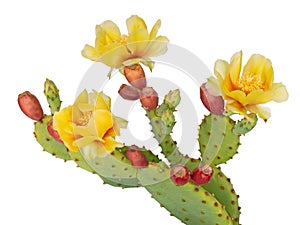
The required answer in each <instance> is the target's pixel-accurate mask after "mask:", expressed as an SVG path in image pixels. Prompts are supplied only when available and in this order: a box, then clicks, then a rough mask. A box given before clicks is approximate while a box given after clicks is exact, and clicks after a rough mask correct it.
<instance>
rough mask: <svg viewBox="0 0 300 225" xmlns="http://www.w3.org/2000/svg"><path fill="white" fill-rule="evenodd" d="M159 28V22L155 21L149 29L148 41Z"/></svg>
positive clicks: (154, 35)
mask: <svg viewBox="0 0 300 225" xmlns="http://www.w3.org/2000/svg"><path fill="white" fill-rule="evenodd" d="M160 26H161V21H160V20H157V21H156V23H155V24H154V25H153V27H152V29H151V32H150V36H149V39H150V40H152V39H154V38H155V37H156V35H157V33H158V30H159V28H160Z"/></svg>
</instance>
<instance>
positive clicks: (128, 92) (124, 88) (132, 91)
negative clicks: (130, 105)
mask: <svg viewBox="0 0 300 225" xmlns="http://www.w3.org/2000/svg"><path fill="white" fill-rule="evenodd" d="M118 93H119V95H120V96H121V97H122V98H124V99H126V100H137V99H139V98H140V92H139V90H138V89H136V88H134V87H132V86H129V85H126V84H122V85H121V87H120V89H119V91H118Z"/></svg>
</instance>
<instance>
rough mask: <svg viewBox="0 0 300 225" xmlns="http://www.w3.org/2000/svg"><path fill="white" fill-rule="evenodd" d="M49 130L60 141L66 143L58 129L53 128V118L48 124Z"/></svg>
mask: <svg viewBox="0 0 300 225" xmlns="http://www.w3.org/2000/svg"><path fill="white" fill-rule="evenodd" d="M47 130H48V132H49V134H50V135H51V136H52V137H53V138H54V139H55V140H56V141H57V142H59V143H62V144H63V143H64V142H63V141H62V140H61V139H60V137H59V134H58V132H57V131H56V130H54V129H53V120H50V121H49V122H48V124H47Z"/></svg>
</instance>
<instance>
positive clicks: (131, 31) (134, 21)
mask: <svg viewBox="0 0 300 225" xmlns="http://www.w3.org/2000/svg"><path fill="white" fill-rule="evenodd" d="M126 25H127V30H128V35H129V36H131V35H135V33H136V32H137V31H138V30H146V31H147V25H146V23H145V21H144V20H143V19H142V18H140V17H138V16H136V15H133V16H131V17H129V18H128V19H127V20H126ZM147 33H148V32H147Z"/></svg>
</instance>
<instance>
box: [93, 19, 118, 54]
mask: <svg viewBox="0 0 300 225" xmlns="http://www.w3.org/2000/svg"><path fill="white" fill-rule="evenodd" d="M120 37H121V32H120V29H119V27H118V26H117V25H116V24H115V23H114V22H112V21H111V20H106V21H104V22H103V23H101V24H100V25H97V26H96V43H95V44H96V45H95V47H96V48H98V47H97V45H98V44H111V43H112V42H114V41H115V40H119V39H120Z"/></svg>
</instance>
